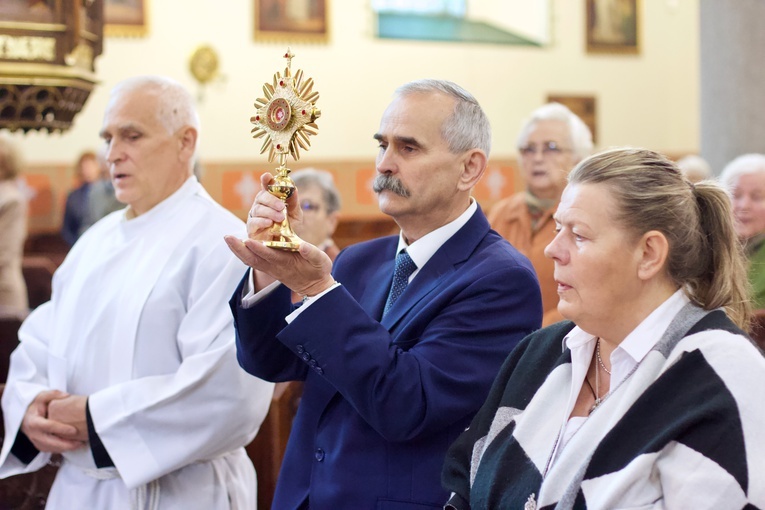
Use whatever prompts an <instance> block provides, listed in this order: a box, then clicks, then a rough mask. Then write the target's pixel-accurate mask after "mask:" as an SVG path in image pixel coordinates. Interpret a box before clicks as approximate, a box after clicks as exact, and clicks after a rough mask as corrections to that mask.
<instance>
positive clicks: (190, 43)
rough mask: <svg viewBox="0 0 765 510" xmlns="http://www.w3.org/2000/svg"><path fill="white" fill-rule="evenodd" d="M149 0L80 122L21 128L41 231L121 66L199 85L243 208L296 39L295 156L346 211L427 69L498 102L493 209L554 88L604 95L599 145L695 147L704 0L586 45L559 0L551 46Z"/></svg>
mask: <svg viewBox="0 0 765 510" xmlns="http://www.w3.org/2000/svg"><path fill="white" fill-rule="evenodd" d="M147 1H148V2H149V5H150V15H151V19H150V31H149V35H148V36H146V37H143V38H135V39H125V38H113V37H109V38H107V40H106V42H105V50H104V55H102V56H101V57H100V58H99V59H98V60H97V63H96V70H97V74H98V76H99V78H100V79H101V85H100V86H99V87H98V88H97V89H96V91H95V92H94V93H93V94H92V96H91V98H90V99H89V100H88V103H87V104H86V106H85V109H84V110H83V112H82V113H80V115H79V116H78V117H77V118H76V119H75V126H74V127H73V128H72V129H71V130H70V131H69V132H67V133H66V134H63V135H52V136H49V135H47V134H40V133H29V134H27V135H22V134H15V135H14V136H13V138H14V139H15V140H16V141H17V142H18V145H19V148H20V152H21V153H22V155H23V159H24V160H25V161H26V163H27V170H28V173H27V177H28V178H27V181H28V184H29V186H30V187H32V188H34V196H33V197H32V202H31V205H32V207H31V208H30V214H31V217H30V229H31V230H34V231H40V230H55V229H57V228H58V225H59V224H60V217H61V211H62V210H63V200H64V197H65V195H66V191H67V190H68V189H69V188H70V187H71V185H72V184H73V181H74V178H73V172H72V169H71V164H72V163H73V162H74V160H75V159H76V157H77V155H78V153H79V152H80V151H81V150H83V149H88V148H97V147H99V146H100V145H101V142H100V140H99V139H98V131H99V129H100V124H101V116H102V113H103V110H104V107H105V104H106V101H107V96H108V91H109V89H110V88H111V87H112V86H113V85H114V84H115V83H116V82H118V81H119V80H121V79H123V78H126V77H129V76H133V75H136V74H151V73H155V74H166V75H169V76H171V77H173V78H175V79H177V80H179V81H180V82H182V83H184V84H185V85H187V86H188V87H189V88H190V89H191V90H192V91H194V93H197V94H200V97H201V100H200V103H199V112H200V116H201V119H202V137H201V146H200V156H201V158H202V160H203V162H204V166H205V167H206V169H207V173H206V175H205V178H204V180H203V182H204V184H205V185H206V186H207V188H208V189H209V190H210V193H211V194H212V195H213V197H214V198H216V199H217V200H219V201H220V202H221V203H223V205H224V206H226V207H228V208H229V209H231V210H233V211H235V212H236V213H237V214H240V215H242V216H244V215H245V214H246V210H247V207H246V205H243V204H245V203H247V202H248V201H249V200H250V199H251V197H248V196H245V195H246V193H247V190H248V189H249V188H251V187H252V182H253V180H254V179H253V176H255V177H256V174H257V173H259V172H261V171H263V170H264V169H270V168H273V167H274V166H275V165H271V164H269V163H267V161H266V159H265V157H264V156H261V155H259V149H260V146H261V141H260V140H252V139H251V138H250V128H251V127H252V126H251V124H250V123H249V119H250V117H251V116H252V115H253V114H254V108H253V102H254V101H255V99H257V98H258V97H261V95H262V91H261V88H262V85H263V83H264V82H266V81H271V78H272V76H273V74H274V73H275V72H276V71H281V70H283V68H284V66H285V63H286V62H285V60H284V59H283V58H282V55H283V53H284V51H285V49H286V47H287V45H288V44H289V45H290V46H291V48H292V50H293V52H294V53H295V54H296V58H295V60H294V61H293V70H297V69H303V70H304V72H305V73H306V76H308V77H312V78H314V80H315V83H316V86H315V90H318V91H319V92H320V93H321V98H320V99H319V101H318V106H319V107H320V108H321V110H322V113H323V115H322V117H321V118H320V119H319V121H318V124H319V126H320V133H319V135H318V136H316V137H313V138H312V144H313V146H312V148H311V150H310V151H308V152H302V158H301V160H300V161H299V162H297V163H292V162H291V163H290V167H291V168H293V169H298V168H301V167H305V166H323V167H329V169H331V170H333V171H334V172H335V174H336V176H337V178H338V180H339V181H341V184H340V189H341V192H342V193H343V201H344V207H343V212H344V214H345V215H347V216H355V217H369V216H374V215H376V214H379V213H378V211H377V207H376V204H375V200H374V197H373V195H372V194H371V192H370V191H369V190H368V182H369V180H370V178H371V175H372V174H373V171H374V156H375V153H376V142H375V141H374V140H373V139H372V134H374V132H375V131H376V130H377V128H378V123H379V119H380V115H381V113H382V111H383V110H384V108H385V106H386V105H387V103H388V101H389V100H390V97H391V93H392V92H393V90H394V89H395V87H397V86H398V85H400V84H402V83H404V82H406V81H409V80H413V79H417V78H423V77H434V78H445V79H450V80H453V81H455V82H457V83H459V84H461V85H463V86H464V87H465V88H467V89H468V90H470V91H471V92H472V93H473V94H475V95H476V97H477V98H478V100H479V101H480V102H481V103H482V105H483V106H484V108H485V110H486V111H487V113H488V115H489V118H490V120H491V122H492V126H493V152H492V165H491V166H490V169H489V172H488V173H487V176H486V177H485V178H484V179H483V181H482V182H481V183H480V184H479V187H478V188H477V189H476V197H477V198H478V199H479V201H481V204H482V205H483V206H484V207H489V206H490V205H491V204H492V203H493V202H494V201H495V200H496V199H498V198H501V197H502V196H506V195H508V194H510V193H512V192H513V191H514V190H516V189H519V187H520V186H522V183H519V179H518V176H517V174H516V173H515V168H514V167H515V164H514V160H515V157H516V154H515V138H516V136H517V132H518V130H519V127H520V125H521V123H522V122H523V120H524V118H525V117H526V115H528V113H529V112H530V111H531V110H532V109H534V108H535V107H537V106H539V105H540V104H542V103H543V102H544V101H545V98H546V97H547V95H548V94H568V95H593V96H595V97H596V98H597V124H598V136H599V140H598V146H599V147H608V146H613V145H633V146H645V147H649V148H652V149H656V150H659V151H663V152H666V153H668V154H670V155H679V154H684V153H687V152H693V151H696V150H697V149H698V138H699V107H698V103H699V80H698V75H699V62H698V60H699V59H698V55H699V43H698V39H699V37H698V30H699V29H698V17H699V13H698V9H699V7H698V0H690V1H683V2H680V1H678V0H665V1H660V0H651V1H646V0H638V3H639V4H640V6H641V7H640V9H641V15H642V16H641V27H640V34H641V38H642V42H641V45H642V47H641V51H640V54H639V55H602V54H600V55H588V54H586V52H585V43H584V35H585V34H584V25H585V11H584V8H585V7H584V6H585V2H584V1H583V0H576V1H572V0H550V10H551V12H550V16H551V19H550V26H551V27H552V30H551V33H550V43H549V45H547V46H546V47H543V48H537V47H522V46H505V45H480V44H461V43H435V42H416V41H393V40H378V39H376V38H375V37H374V25H373V22H374V17H373V14H372V12H371V10H370V7H369V3H368V2H367V1H365V0H356V1H351V0H330V1H329V3H330V6H331V19H330V23H331V37H330V40H329V42H328V43H327V44H315V43H314V44H305V43H303V44H301V43H296V42H295V41H290V42H289V43H287V42H269V43H263V42H258V43H255V42H254V41H253V34H252V26H253V1H254V0H227V1H226V2H213V1H211V0H147ZM471 1H473V2H495V1H496V0H471ZM541 1H543V0H535V2H541ZM516 4H517V2H516ZM220 5H226V6H227V7H226V8H222V7H219V6H220ZM530 14H531V13H530ZM200 44H210V45H212V46H213V47H214V48H216V49H217V50H218V52H219V53H220V57H221V66H222V70H221V71H222V75H223V78H222V79H221V80H219V81H218V82H216V83H213V84H211V85H209V86H207V87H205V88H204V89H201V88H200V87H199V86H198V85H197V84H196V82H194V80H193V79H192V77H191V75H190V73H189V71H188V59H189V56H190V55H191V53H192V51H193V50H194V49H195V48H196V47H197V46H198V45H200ZM243 190H244V191H243ZM253 194H254V193H253Z"/></svg>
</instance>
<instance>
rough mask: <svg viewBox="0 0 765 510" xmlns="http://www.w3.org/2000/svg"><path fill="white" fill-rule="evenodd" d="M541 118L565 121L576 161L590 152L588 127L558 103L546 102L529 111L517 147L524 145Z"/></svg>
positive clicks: (590, 142) (590, 144) (590, 135)
mask: <svg viewBox="0 0 765 510" xmlns="http://www.w3.org/2000/svg"><path fill="white" fill-rule="evenodd" d="M543 120H559V121H561V122H565V123H566V126H568V132H569V136H570V137H571V145H572V150H573V151H574V155H575V156H576V159H577V161H581V160H583V159H584V158H586V157H587V156H589V155H590V154H592V148H593V144H592V133H591V132H590V128H588V127H587V124H585V123H584V121H583V120H582V119H580V118H579V117H578V116H577V115H576V114H575V113H574V112H572V111H571V110H569V109H568V108H566V107H565V106H563V105H562V104H560V103H547V104H545V105H542V106H540V107H539V108H537V109H536V110H534V111H533V112H531V116H530V117H529V118H528V119H526V121H525V122H524V124H523V127H522V128H521V132H520V134H519V135H518V142H517V143H518V147H523V146H524V145H526V141H527V140H528V138H529V133H531V130H532V129H533V128H534V126H535V125H536V123H537V122H539V121H543Z"/></svg>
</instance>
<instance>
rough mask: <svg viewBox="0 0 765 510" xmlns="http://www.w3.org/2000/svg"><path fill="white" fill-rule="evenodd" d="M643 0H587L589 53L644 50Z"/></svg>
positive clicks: (635, 52) (637, 51) (633, 52)
mask: <svg viewBox="0 0 765 510" xmlns="http://www.w3.org/2000/svg"><path fill="white" fill-rule="evenodd" d="M639 2H640V0H586V4H587V30H586V32H587V52H588V53H632V54H637V53H639V52H640V35H639V28H640V24H639V11H640V3H639Z"/></svg>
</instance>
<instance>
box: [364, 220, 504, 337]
mask: <svg viewBox="0 0 765 510" xmlns="http://www.w3.org/2000/svg"><path fill="white" fill-rule="evenodd" d="M488 232H489V222H488V221H487V220H486V216H484V214H483V211H482V210H481V207H480V206H478V210H477V211H476V212H475V214H473V216H472V217H471V218H470V219H469V220H468V222H467V223H466V224H465V225H463V227H462V228H461V229H460V230H458V231H457V233H455V234H454V235H453V236H452V237H451V238H449V239H448V240H447V241H446V242H445V243H444V244H443V246H441V247H440V248H439V249H438V251H436V253H434V254H433V256H432V257H431V258H430V260H428V262H427V264H425V267H423V268H422V269H420V272H419V273H417V276H415V277H414V280H412V282H411V283H410V284H409V285H408V286H407V288H406V290H404V293H403V294H401V297H399V298H398V301H396V303H395V304H394V305H393V307H392V308H391V309H390V311H388V314H387V315H386V316H385V317H383V319H382V321H381V324H382V325H383V326H385V328H386V329H387V330H388V331H392V330H393V327H394V326H395V325H396V323H397V322H398V321H399V320H400V319H401V318H402V317H403V316H404V315H405V314H406V313H407V312H408V311H409V310H411V309H412V307H413V306H414V305H416V304H417V303H418V302H419V301H420V300H421V299H423V298H424V297H425V296H427V295H428V294H429V293H430V292H432V291H433V289H435V288H436V287H438V285H440V284H441V282H442V281H444V280H445V279H447V276H448V275H450V274H451V273H453V272H454V271H456V270H457V268H458V267H459V266H460V265H461V264H462V263H463V262H465V260H467V259H468V257H470V255H471V254H472V253H473V252H474V251H475V248H476V246H478V243H480V242H481V240H482V239H483V238H484V237H485V236H486V234H487V233H488ZM392 278H393V267H392V264H391V267H390V273H389V277H388V280H387V281H388V284H390V280H391V279H392ZM386 298H387V294H386V295H385V297H384V298H383V300H385V299H386ZM383 306H385V305H384V301H383ZM378 317H379V315H378Z"/></svg>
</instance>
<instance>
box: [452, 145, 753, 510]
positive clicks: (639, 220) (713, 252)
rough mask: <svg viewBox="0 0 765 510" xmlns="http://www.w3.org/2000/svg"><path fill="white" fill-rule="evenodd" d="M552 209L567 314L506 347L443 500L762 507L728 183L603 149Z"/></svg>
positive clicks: (500, 504) (458, 448)
mask: <svg viewBox="0 0 765 510" xmlns="http://www.w3.org/2000/svg"><path fill="white" fill-rule="evenodd" d="M555 223H556V231H557V234H556V236H555V239H554V240H553V241H552V243H550V245H549V246H548V247H547V249H546V250H545V252H546V254H547V255H548V256H549V257H550V258H552V259H553V260H554V262H555V279H556V281H557V282H558V293H559V294H560V303H559V305H558V308H559V309H560V311H561V313H562V315H563V316H564V317H565V318H567V319H569V321H565V322H561V323H558V324H555V325H553V326H550V327H548V328H545V329H541V330H539V331H537V332H535V333H533V334H531V335H529V336H528V337H527V338H526V339H524V340H523V341H522V342H521V343H520V344H519V345H518V347H517V348H516V349H515V350H514V351H513V352H512V353H511V354H510V356H509V357H508V359H507V360H506V362H505V364H504V366H503V368H502V370H501V371H500V373H499V375H498V376H497V379H496V380H495V382H494V386H493V388H492V390H491V392H490V394H489V397H488V398H487V400H486V402H485V403H484V405H483V407H482V408H481V410H480V411H479V413H478V414H477V415H476V417H475V419H474V420H473V422H472V423H471V425H470V428H469V429H468V430H467V431H465V432H464V433H463V434H462V435H461V436H460V438H459V439H458V440H457V441H456V442H455V443H454V444H453V445H452V447H451V449H450V450H449V453H448V455H447V458H446V464H445V467H444V472H443V483H444V486H445V487H446V488H447V489H448V490H451V491H452V493H453V494H452V497H451V499H450V501H449V503H448V505H447V508H456V509H459V510H464V509H469V508H470V509H474V510H475V509H485V508H495V509H506V508H524V509H527V510H528V509H535V508H550V509H551V508H556V509H570V508H577V509H580V508H588V509H613V508H641V509H648V508H652V509H653V508H655V509H658V508H693V509H695V510H699V509H702V510H703V509H721V508H755V507H756V508H765V428H764V427H763V426H762V425H763V423H765V408H763V406H762V396H761V393H760V391H761V389H762V388H763V387H765V358H763V356H762V354H761V352H760V351H759V350H758V349H757V348H756V347H755V346H754V345H753V344H752V342H751V340H750V339H749V338H748V337H747V336H746V334H745V333H744V331H742V329H745V328H746V327H747V325H748V320H749V317H750V309H749V303H748V300H747V295H746V288H747V285H746V272H745V260H744V257H743V254H742V253H741V252H740V245H739V243H738V241H737V240H736V233H735V231H734V228H733V221H732V215H731V210H730V201H729V200H728V196H727V194H726V192H725V191H724V190H723V189H722V188H721V187H719V186H717V185H716V184H714V183H709V182H707V183H702V184H697V185H695V186H694V185H692V184H691V183H690V182H689V181H688V180H686V179H685V178H684V177H683V176H682V175H681V173H680V171H679V169H678V168H677V167H676V166H675V165H674V164H673V163H672V162H671V161H669V160H668V159H666V158H665V157H663V156H661V155H659V154H657V153H654V152H651V151H647V150H642V149H614V150H610V151H607V152H603V153H600V154H596V155H594V156H592V157H590V158H588V159H586V160H584V161H582V162H581V163H580V164H579V165H578V166H577V167H576V168H575V169H574V170H573V171H572V172H571V174H570V176H569V184H568V186H567V187H566V189H565V191H564V192H563V196H562V199H561V203H560V206H559V207H558V211H557V212H556V213H555ZM726 312H727V313H726Z"/></svg>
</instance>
